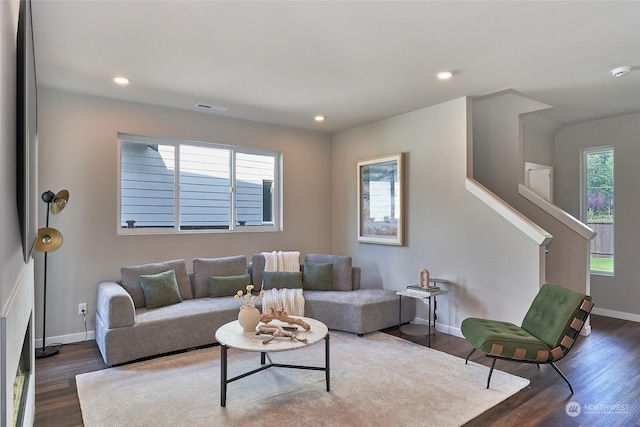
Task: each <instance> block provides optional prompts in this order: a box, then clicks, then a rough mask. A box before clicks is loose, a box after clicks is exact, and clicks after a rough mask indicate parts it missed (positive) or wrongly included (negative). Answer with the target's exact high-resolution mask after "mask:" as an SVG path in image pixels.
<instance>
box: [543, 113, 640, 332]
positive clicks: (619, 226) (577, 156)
mask: <svg viewBox="0 0 640 427" xmlns="http://www.w3.org/2000/svg"><path fill="white" fill-rule="evenodd" d="M639 142H640V114H631V115H625V116H619V117H613V118H608V119H603V120H596V121H591V122H586V123H579V124H575V125H571V126H566V127H565V128H563V129H562V130H561V131H560V132H558V134H557V135H556V139H555V154H554V156H555V161H556V165H557V167H556V170H555V172H556V190H557V191H556V203H557V204H558V205H559V206H560V207H562V208H563V209H565V210H566V211H568V212H569V213H571V214H572V215H574V216H576V217H579V216H580V164H581V162H582V153H581V150H583V149H587V148H594V147H601V146H613V148H614V156H615V158H614V174H615V175H614V182H615V236H614V244H615V248H614V251H615V266H614V268H615V276H612V277H611V276H602V275H591V291H592V295H593V301H594V303H595V305H596V308H595V309H594V312H599V313H602V314H609V315H614V316H616V317H621V318H627V319H631V320H636V321H640V304H638V302H639V301H640V263H639V262H638V254H639V253H640V227H638V212H640V192H639V191H638V183H639V182H640V167H638V165H640V144H639ZM602 310H604V312H603V311H602Z"/></svg>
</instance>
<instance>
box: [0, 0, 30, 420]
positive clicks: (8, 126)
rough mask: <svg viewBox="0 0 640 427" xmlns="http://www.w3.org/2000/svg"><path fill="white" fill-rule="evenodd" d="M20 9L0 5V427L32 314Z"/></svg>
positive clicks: (9, 407) (8, 412) (9, 408)
mask: <svg viewBox="0 0 640 427" xmlns="http://www.w3.org/2000/svg"><path fill="white" fill-rule="evenodd" d="M18 9H19V2H17V1H2V2H0V64H1V65H0V151H1V152H2V155H1V156H0V191H2V199H3V201H4V203H2V204H0V378H1V379H0V396H2V399H1V400H2V401H1V402H0V407H2V411H1V412H2V415H1V417H0V425H13V381H14V378H15V374H16V371H17V368H18V361H19V356H20V352H21V350H22V343H23V341H24V338H25V331H26V330H27V325H28V322H29V320H30V319H31V318H32V308H33V264H32V263H29V264H25V262H24V258H23V253H22V240H21V237H20V227H19V221H18V210H17V206H16V186H17V178H16V170H17V168H16V151H17V150H16V136H17V135H16V117H17V116H16V65H17V64H16V35H17V29H18ZM34 365H35V363H34V358H33V354H32V356H31V366H32V368H33V367H34ZM32 379H33V377H32ZM31 383H32V386H31V387H30V390H29V392H28V393H29V394H28V397H27V399H28V404H27V408H26V413H25V419H24V422H25V425H30V424H31V421H32V420H33V417H34V413H35V386H34V385H33V383H34V382H33V381H31Z"/></svg>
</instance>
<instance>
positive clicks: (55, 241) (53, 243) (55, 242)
mask: <svg viewBox="0 0 640 427" xmlns="http://www.w3.org/2000/svg"><path fill="white" fill-rule="evenodd" d="M61 245H62V234H61V233H60V232H59V231H58V230H56V229H55V228H51V227H43V228H41V229H39V230H38V239H37V240H36V244H35V246H34V248H35V250H37V251H40V252H51V251H55V250H56V249H58V248H59V247H60V246H61Z"/></svg>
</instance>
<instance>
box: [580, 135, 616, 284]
mask: <svg viewBox="0 0 640 427" xmlns="http://www.w3.org/2000/svg"><path fill="white" fill-rule="evenodd" d="M584 161H585V181H586V182H585V189H586V194H585V196H586V197H585V202H586V206H585V212H584V217H585V219H586V222H587V224H588V225H589V226H590V227H592V228H593V229H594V230H595V231H596V232H597V233H598V234H597V235H596V237H595V238H594V239H593V240H592V242H591V271H593V272H604V273H613V260H614V257H613V255H614V250H613V248H614V181H613V149H611V148H605V149H594V150H588V151H585V157H584Z"/></svg>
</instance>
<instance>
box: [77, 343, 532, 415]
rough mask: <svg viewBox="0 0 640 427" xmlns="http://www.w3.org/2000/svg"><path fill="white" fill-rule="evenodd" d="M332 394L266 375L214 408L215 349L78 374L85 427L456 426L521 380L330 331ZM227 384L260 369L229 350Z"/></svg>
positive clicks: (239, 386) (317, 359)
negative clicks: (231, 379) (228, 380)
mask: <svg viewBox="0 0 640 427" xmlns="http://www.w3.org/2000/svg"><path fill="white" fill-rule="evenodd" d="M330 341H331V347H330V349H331V358H330V363H331V365H330V368H331V391H330V392H327V390H326V383H325V373H324V372H322V371H311V370H299V369H286V368H276V367H274V368H270V369H267V370H265V371H262V372H259V373H257V374H254V375H251V376H248V377H245V378H242V379H240V380H237V381H234V382H232V383H230V384H229V385H228V387H227V406H226V407H225V408H222V407H221V406H220V347H218V346H216V347H211V348H206V349H201V350H194V351H190V352H187V353H181V354H176V355H171V356H166V357H162V358H158V359H152V360H148V361H144V362H139V363H134V364H130V365H124V366H120V367H115V368H110V369H106V370H102V371H97V372H91V373H87V374H82V375H78V376H77V377H76V381H77V386H78V396H79V398H80V405H81V407H82V417H83V420H84V423H85V426H86V427H98V426H99V427H106V426H127V427H133V426H154V427H159V426H171V427H175V426H249V425H251V426H274V427H285V426H368V427H372V426H385V427H387V426H403V427H404V426H439V427H441V426H457V425H461V424H464V423H465V422H467V421H469V420H471V419H473V418H474V417H476V416H478V415H479V414H481V413H482V412H484V411H486V410H487V409H489V408H491V407H492V406H494V405H496V404H498V403H499V402H501V401H503V400H504V399H506V398H508V397H509V396H511V395H513V394H514V393H516V392H518V391H519V390H521V389H522V388H524V387H526V386H527V385H528V384H529V380H527V379H524V378H520V377H516V376H513V375H510V374H507V373H505V372H502V371H498V370H495V371H494V373H493V377H492V379H491V389H489V390H487V389H485V386H486V381H487V374H488V371H489V368H487V367H485V366H482V365H479V364H476V363H472V362H469V364H468V365H465V364H464V359H461V358H458V357H454V356H450V355H448V354H446V353H442V352H439V351H436V350H432V349H430V348H426V347H422V346H419V345H417V344H413V343H411V342H409V341H405V340H402V339H399V338H397V337H393V336H390V335H387V334H384V333H380V332H377V333H373V334H367V335H365V336H364V337H358V336H357V335H354V334H348V333H341V332H335V331H332V332H331V338H330ZM271 357H272V359H273V362H274V363H291V364H301V365H307V366H323V364H324V342H320V343H317V344H315V345H312V346H309V347H306V348H303V349H300V350H295V351H288V352H280V353H272V354H271ZM228 361H229V367H228V369H229V378H232V377H234V376H236V375H238V374H241V373H243V372H247V371H250V370H252V369H255V368H257V367H258V366H259V365H260V354H259V353H247V352H240V351H236V350H231V349H230V350H229V353H228Z"/></svg>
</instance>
